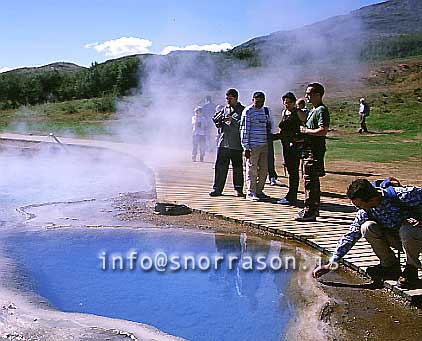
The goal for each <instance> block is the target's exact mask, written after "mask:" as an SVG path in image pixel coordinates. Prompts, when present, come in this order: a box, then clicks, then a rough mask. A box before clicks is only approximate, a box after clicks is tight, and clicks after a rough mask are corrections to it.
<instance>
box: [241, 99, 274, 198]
mask: <svg viewBox="0 0 422 341" xmlns="http://www.w3.org/2000/svg"><path fill="white" fill-rule="evenodd" d="M252 101H253V103H252V105H250V106H248V107H246V108H245V109H244V110H243V113H242V118H241V123H240V138H241V144H242V147H243V149H244V151H245V158H246V183H247V187H248V193H247V196H246V199H247V200H251V201H258V200H260V199H268V196H267V195H265V194H264V192H263V189H264V185H265V179H266V178H267V172H268V135H269V134H270V133H271V131H272V122H271V112H270V109H269V108H268V107H264V103H265V94H264V93H263V92H261V91H257V92H255V93H254V94H253V98H252Z"/></svg>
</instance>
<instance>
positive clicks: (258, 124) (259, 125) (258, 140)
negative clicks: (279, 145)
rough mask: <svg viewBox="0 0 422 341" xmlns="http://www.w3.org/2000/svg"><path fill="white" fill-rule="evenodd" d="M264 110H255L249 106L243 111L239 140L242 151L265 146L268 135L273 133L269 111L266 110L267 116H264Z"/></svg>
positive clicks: (272, 123)
mask: <svg viewBox="0 0 422 341" xmlns="http://www.w3.org/2000/svg"><path fill="white" fill-rule="evenodd" d="M264 108H265V107H262V108H261V109H257V108H255V107H254V106H253V105H250V106H248V107H246V108H245V109H244V110H243V113H242V117H241V121H240V138H241V143H242V147H243V149H244V150H251V149H253V148H257V147H261V146H264V145H266V144H267V143H268V133H273V132H274V131H275V125H274V119H273V117H272V115H271V110H270V108H267V109H268V115H266V114H265V109H264Z"/></svg>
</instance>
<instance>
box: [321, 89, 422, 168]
mask: <svg viewBox="0 0 422 341" xmlns="http://www.w3.org/2000/svg"><path fill="white" fill-rule="evenodd" d="M369 102H370V104H371V113H370V116H369V117H368V118H367V126H368V130H369V131H370V132H372V133H370V134H363V135H360V134H358V133H357V130H358V129H359V122H358V121H359V118H358V113H357V111H358V103H356V101H354V102H351V101H346V102H341V103H335V102H331V103H328V104H327V105H328V106H329V109H330V112H331V123H332V128H334V131H333V132H332V133H331V134H330V135H329V136H332V137H331V138H329V139H328V143H327V146H328V147H327V148H328V151H327V159H328V160H352V161H374V162H390V161H400V160H407V159H410V158H421V157H422V154H421V150H422V115H421V112H420V109H421V107H422V103H421V101H420V100H418V98H417V96H414V95H413V93H412V92H403V93H390V94H389V95H388V96H387V95H386V94H384V93H380V94H375V95H371V97H370V98H369Z"/></svg>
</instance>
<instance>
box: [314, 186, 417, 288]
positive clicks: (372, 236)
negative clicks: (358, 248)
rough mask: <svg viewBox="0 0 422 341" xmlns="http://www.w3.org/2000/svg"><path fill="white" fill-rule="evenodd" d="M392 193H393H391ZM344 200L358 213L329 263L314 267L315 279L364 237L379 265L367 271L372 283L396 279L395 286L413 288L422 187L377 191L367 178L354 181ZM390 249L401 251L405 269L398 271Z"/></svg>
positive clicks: (415, 275)
mask: <svg viewBox="0 0 422 341" xmlns="http://www.w3.org/2000/svg"><path fill="white" fill-rule="evenodd" d="M391 193H392V194H391ZM347 197H348V198H349V199H350V200H351V201H352V203H353V205H355V206H356V207H357V208H358V209H359V210H358V212H357V214H356V218H355V220H354V221H353V223H352V224H351V226H350V229H349V231H348V232H347V233H346V234H345V235H344V236H343V237H342V238H341V239H340V241H339V242H338V243H337V247H336V249H335V251H334V252H333V255H332V257H331V259H330V262H329V263H328V264H326V265H322V266H319V267H317V268H316V269H315V270H314V272H313V276H314V277H315V278H317V277H319V276H321V275H323V274H325V273H327V272H329V271H330V270H331V268H332V265H333V264H335V263H336V262H338V261H339V260H340V259H341V258H343V257H344V256H345V255H346V254H347V252H348V251H349V250H350V249H351V248H352V247H353V245H354V244H355V243H356V242H357V241H358V240H359V239H360V238H361V237H362V236H363V237H365V239H366V240H367V241H368V243H370V244H371V246H372V249H373V250H374V252H375V254H376V255H377V257H378V258H379V260H380V264H379V265H376V266H371V267H368V268H367V270H366V272H367V274H368V275H369V276H370V277H371V278H373V279H374V280H384V279H397V278H398V283H397V284H398V286H400V287H412V286H414V285H415V282H417V281H418V268H421V262H420V260H419V254H420V253H421V252H422V188H419V187H390V188H389V189H388V190H378V189H376V188H375V187H373V186H372V184H371V183H370V182H369V181H368V180H366V179H358V180H355V181H353V182H352V183H351V184H350V186H349V188H348V189H347ZM391 247H393V248H395V249H402V248H403V249H404V251H405V252H406V266H405V268H404V271H403V272H401V269H400V261H399V259H397V257H396V256H395V254H394V252H393V250H392V249H391Z"/></svg>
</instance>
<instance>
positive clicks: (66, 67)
mask: <svg viewBox="0 0 422 341" xmlns="http://www.w3.org/2000/svg"><path fill="white" fill-rule="evenodd" d="M84 69H86V67H83V66H79V65H77V64H74V63H67V62H56V63H51V64H47V65H43V66H38V67H23V68H19V69H14V70H10V71H6V72H4V74H5V75H7V74H40V73H43V72H51V71H58V72H77V71H81V70H84Z"/></svg>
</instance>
